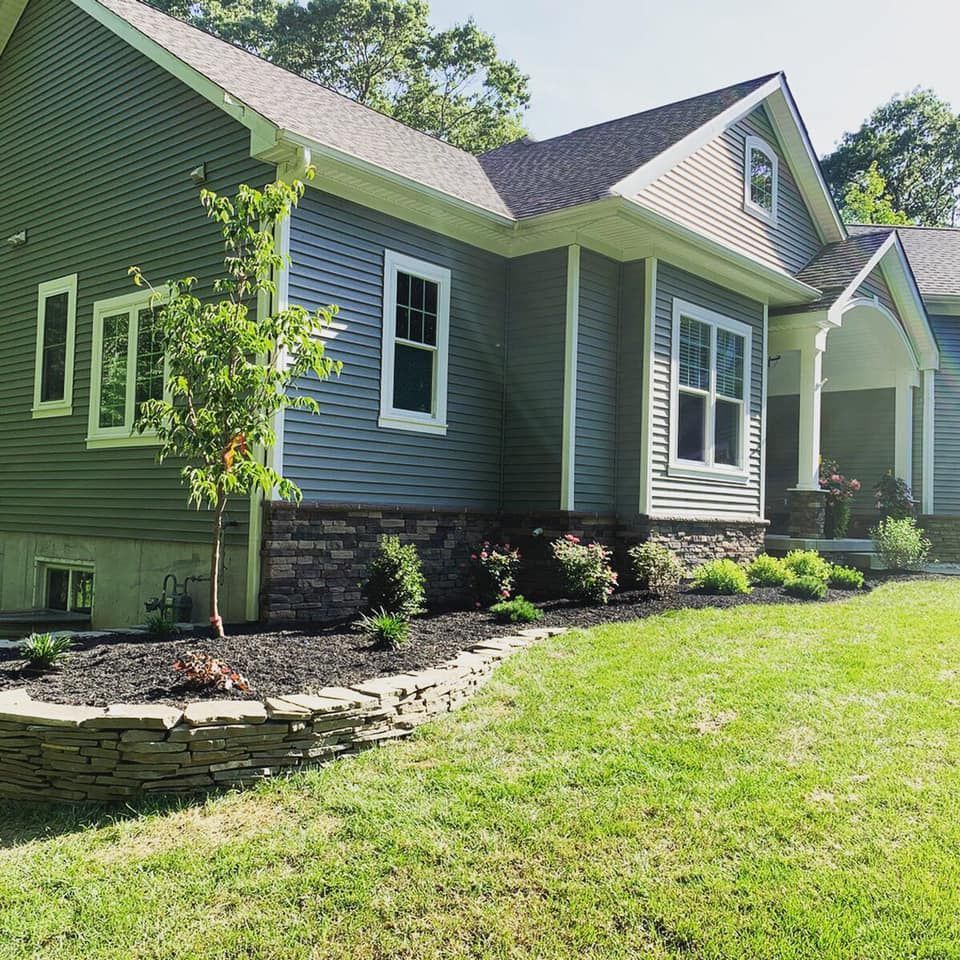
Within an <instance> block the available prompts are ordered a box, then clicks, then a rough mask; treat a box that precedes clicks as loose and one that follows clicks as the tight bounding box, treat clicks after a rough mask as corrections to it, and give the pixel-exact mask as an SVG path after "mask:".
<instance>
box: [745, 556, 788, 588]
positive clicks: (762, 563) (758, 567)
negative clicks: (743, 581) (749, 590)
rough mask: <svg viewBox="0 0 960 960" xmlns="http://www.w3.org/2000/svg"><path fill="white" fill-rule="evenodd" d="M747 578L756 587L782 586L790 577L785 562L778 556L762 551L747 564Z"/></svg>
mask: <svg viewBox="0 0 960 960" xmlns="http://www.w3.org/2000/svg"><path fill="white" fill-rule="evenodd" d="M746 571H747V579H748V580H749V581H750V583H752V584H753V585H754V586H755V587H782V586H783V585H784V584H785V583H786V582H787V580H788V579H789V578H790V573H789V571H788V570H787V568H786V566H785V565H784V562H783V561H782V560H780V559H778V558H777V557H771V556H770V555H769V554H766V553H761V554H760V556H759V557H757V558H756V559H754V560H751V561H750V563H748V564H747V566H746Z"/></svg>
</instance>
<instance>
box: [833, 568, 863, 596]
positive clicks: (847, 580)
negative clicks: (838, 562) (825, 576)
mask: <svg viewBox="0 0 960 960" xmlns="http://www.w3.org/2000/svg"><path fill="white" fill-rule="evenodd" d="M830 586H831V587H833V589H834V590H862V589H863V574H862V573H861V572H860V571H859V570H856V569H854V568H853V567H840V566H834V567H833V569H831V571H830Z"/></svg>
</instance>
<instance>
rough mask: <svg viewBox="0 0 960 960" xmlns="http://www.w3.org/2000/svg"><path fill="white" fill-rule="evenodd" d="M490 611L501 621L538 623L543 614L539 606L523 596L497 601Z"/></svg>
mask: <svg viewBox="0 0 960 960" xmlns="http://www.w3.org/2000/svg"><path fill="white" fill-rule="evenodd" d="M490 612H491V613H492V614H493V615H494V616H495V617H496V618H497V620H499V621H500V622H501V623H536V621H537V620H539V619H540V618H541V617H542V616H543V611H542V610H541V609H540V608H539V607H537V606H536V605H534V604H532V603H531V602H530V601H529V600H526V599H524V598H523V597H521V596H516V597H514V598H513V599H512V600H501V601H500V603H495V604H494V605H493V606H492V607H491V608H490Z"/></svg>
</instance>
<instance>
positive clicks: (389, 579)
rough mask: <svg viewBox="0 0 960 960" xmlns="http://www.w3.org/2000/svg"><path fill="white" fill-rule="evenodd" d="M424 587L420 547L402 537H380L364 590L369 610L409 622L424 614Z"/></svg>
mask: <svg viewBox="0 0 960 960" xmlns="http://www.w3.org/2000/svg"><path fill="white" fill-rule="evenodd" d="M425 586H426V579H425V578H424V576H423V569H422V567H421V564H420V557H419V555H418V554H417V548H416V547H415V546H414V545H413V544H412V543H408V544H401V543H400V538H399V537H381V539H380V544H379V546H378V547H377V553H376V556H374V558H373V560H371V561H370V567H369V572H368V574H367V582H366V583H365V584H364V587H363V592H364V595H365V596H366V598H367V600H368V601H369V602H370V607H371V608H372V609H374V610H385V611H386V612H387V613H392V614H393V615H394V616H396V617H401V618H402V619H404V620H409V619H410V617H415V616H416V615H417V614H418V613H423V602H424V596H425V592H424V588H425Z"/></svg>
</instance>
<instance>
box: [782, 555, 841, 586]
mask: <svg viewBox="0 0 960 960" xmlns="http://www.w3.org/2000/svg"><path fill="white" fill-rule="evenodd" d="M783 565H784V566H785V567H786V568H787V573H788V574H789V576H790V577H793V578H797V577H815V578H816V579H817V580H822V581H823V582H824V583H826V582H827V581H828V580H829V579H830V569H831V567H830V564H829V562H828V561H826V560H824V559H823V557H821V556H820V554H819V553H817V551H816V550H791V551H790V552H789V553H788V554H787V556H786V558H785V559H784V561H783Z"/></svg>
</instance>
